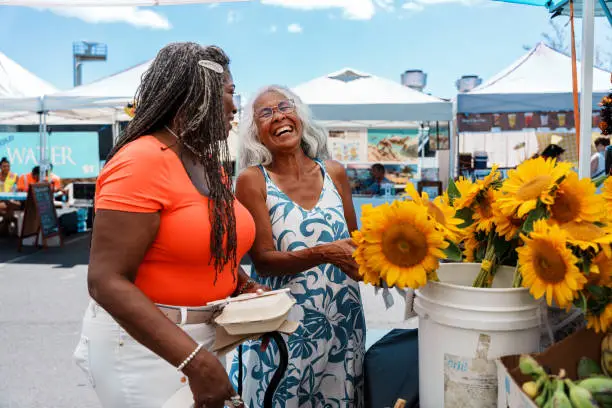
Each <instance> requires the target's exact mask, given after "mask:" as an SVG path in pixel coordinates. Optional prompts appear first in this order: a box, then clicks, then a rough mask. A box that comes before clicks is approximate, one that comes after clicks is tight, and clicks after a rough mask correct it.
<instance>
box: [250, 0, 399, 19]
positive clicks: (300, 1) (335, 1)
mask: <svg viewBox="0 0 612 408" xmlns="http://www.w3.org/2000/svg"><path fill="white" fill-rule="evenodd" d="M380 1H382V2H383V3H385V4H386V3H388V2H389V0H380ZM261 3H262V4H268V5H271V6H280V7H287V8H293V9H298V10H325V9H341V10H342V12H343V15H344V17H346V18H349V19H353V20H369V19H371V18H372V17H373V16H374V14H375V13H376V7H375V6H374V2H373V0H261Z"/></svg>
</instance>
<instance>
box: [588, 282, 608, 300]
mask: <svg viewBox="0 0 612 408" xmlns="http://www.w3.org/2000/svg"><path fill="white" fill-rule="evenodd" d="M587 290H588V291H589V292H590V293H591V294H592V295H593V297H595V298H602V297H603V296H604V295H605V289H604V288H603V287H601V286H597V285H589V286H587Z"/></svg>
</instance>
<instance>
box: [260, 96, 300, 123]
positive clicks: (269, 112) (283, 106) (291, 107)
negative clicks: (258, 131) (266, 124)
mask: <svg viewBox="0 0 612 408" xmlns="http://www.w3.org/2000/svg"><path fill="white" fill-rule="evenodd" d="M275 110H278V111H279V112H281V113H293V112H295V103H294V102H293V100H291V99H287V100H284V101H280V102H279V103H278V105H277V106H272V107H267V108H261V109H260V110H259V111H258V112H257V117H258V118H259V119H270V118H271V117H272V116H274V111H275Z"/></svg>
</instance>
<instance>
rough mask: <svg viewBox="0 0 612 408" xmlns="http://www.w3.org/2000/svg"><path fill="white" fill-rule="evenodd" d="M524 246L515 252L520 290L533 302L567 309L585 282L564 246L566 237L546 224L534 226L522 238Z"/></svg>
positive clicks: (562, 231)
mask: <svg viewBox="0 0 612 408" xmlns="http://www.w3.org/2000/svg"><path fill="white" fill-rule="evenodd" d="M521 238H522V239H523V241H524V242H525V245H524V246H522V247H521V248H517V252H518V263H519V265H520V266H519V271H520V273H521V275H522V277H523V286H524V287H526V288H529V292H530V293H531V294H532V295H533V297H534V298H536V299H540V298H541V297H543V296H546V302H547V303H548V305H549V306H551V305H552V304H553V301H554V302H555V303H557V305H559V307H562V308H563V307H568V306H569V305H571V302H572V301H573V300H574V298H575V297H576V295H577V292H578V291H579V290H581V289H582V288H583V287H584V285H585V284H586V282H587V279H586V277H585V276H584V275H583V274H582V273H581V272H580V270H579V269H578V267H577V266H576V263H577V262H578V258H576V256H574V254H572V251H571V250H570V249H569V248H568V247H567V245H566V239H567V233H566V232H565V231H564V230H562V229H561V228H559V226H557V225H549V224H548V223H547V222H546V221H545V220H538V221H536V222H535V223H534V229H533V232H532V233H531V234H530V236H529V237H527V236H524V235H522V234H521Z"/></svg>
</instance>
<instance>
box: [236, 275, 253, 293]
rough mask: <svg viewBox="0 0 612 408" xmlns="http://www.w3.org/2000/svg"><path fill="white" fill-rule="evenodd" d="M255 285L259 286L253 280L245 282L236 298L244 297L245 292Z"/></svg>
mask: <svg viewBox="0 0 612 408" xmlns="http://www.w3.org/2000/svg"><path fill="white" fill-rule="evenodd" d="M255 284H257V282H255V281H254V280H253V279H251V278H249V279H247V281H246V282H244V283H243V284H242V286H240V289H239V290H238V293H236V296H240V295H242V294H243V293H244V291H245V290H247V289H248V288H250V287H251V286H253V285H255Z"/></svg>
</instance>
